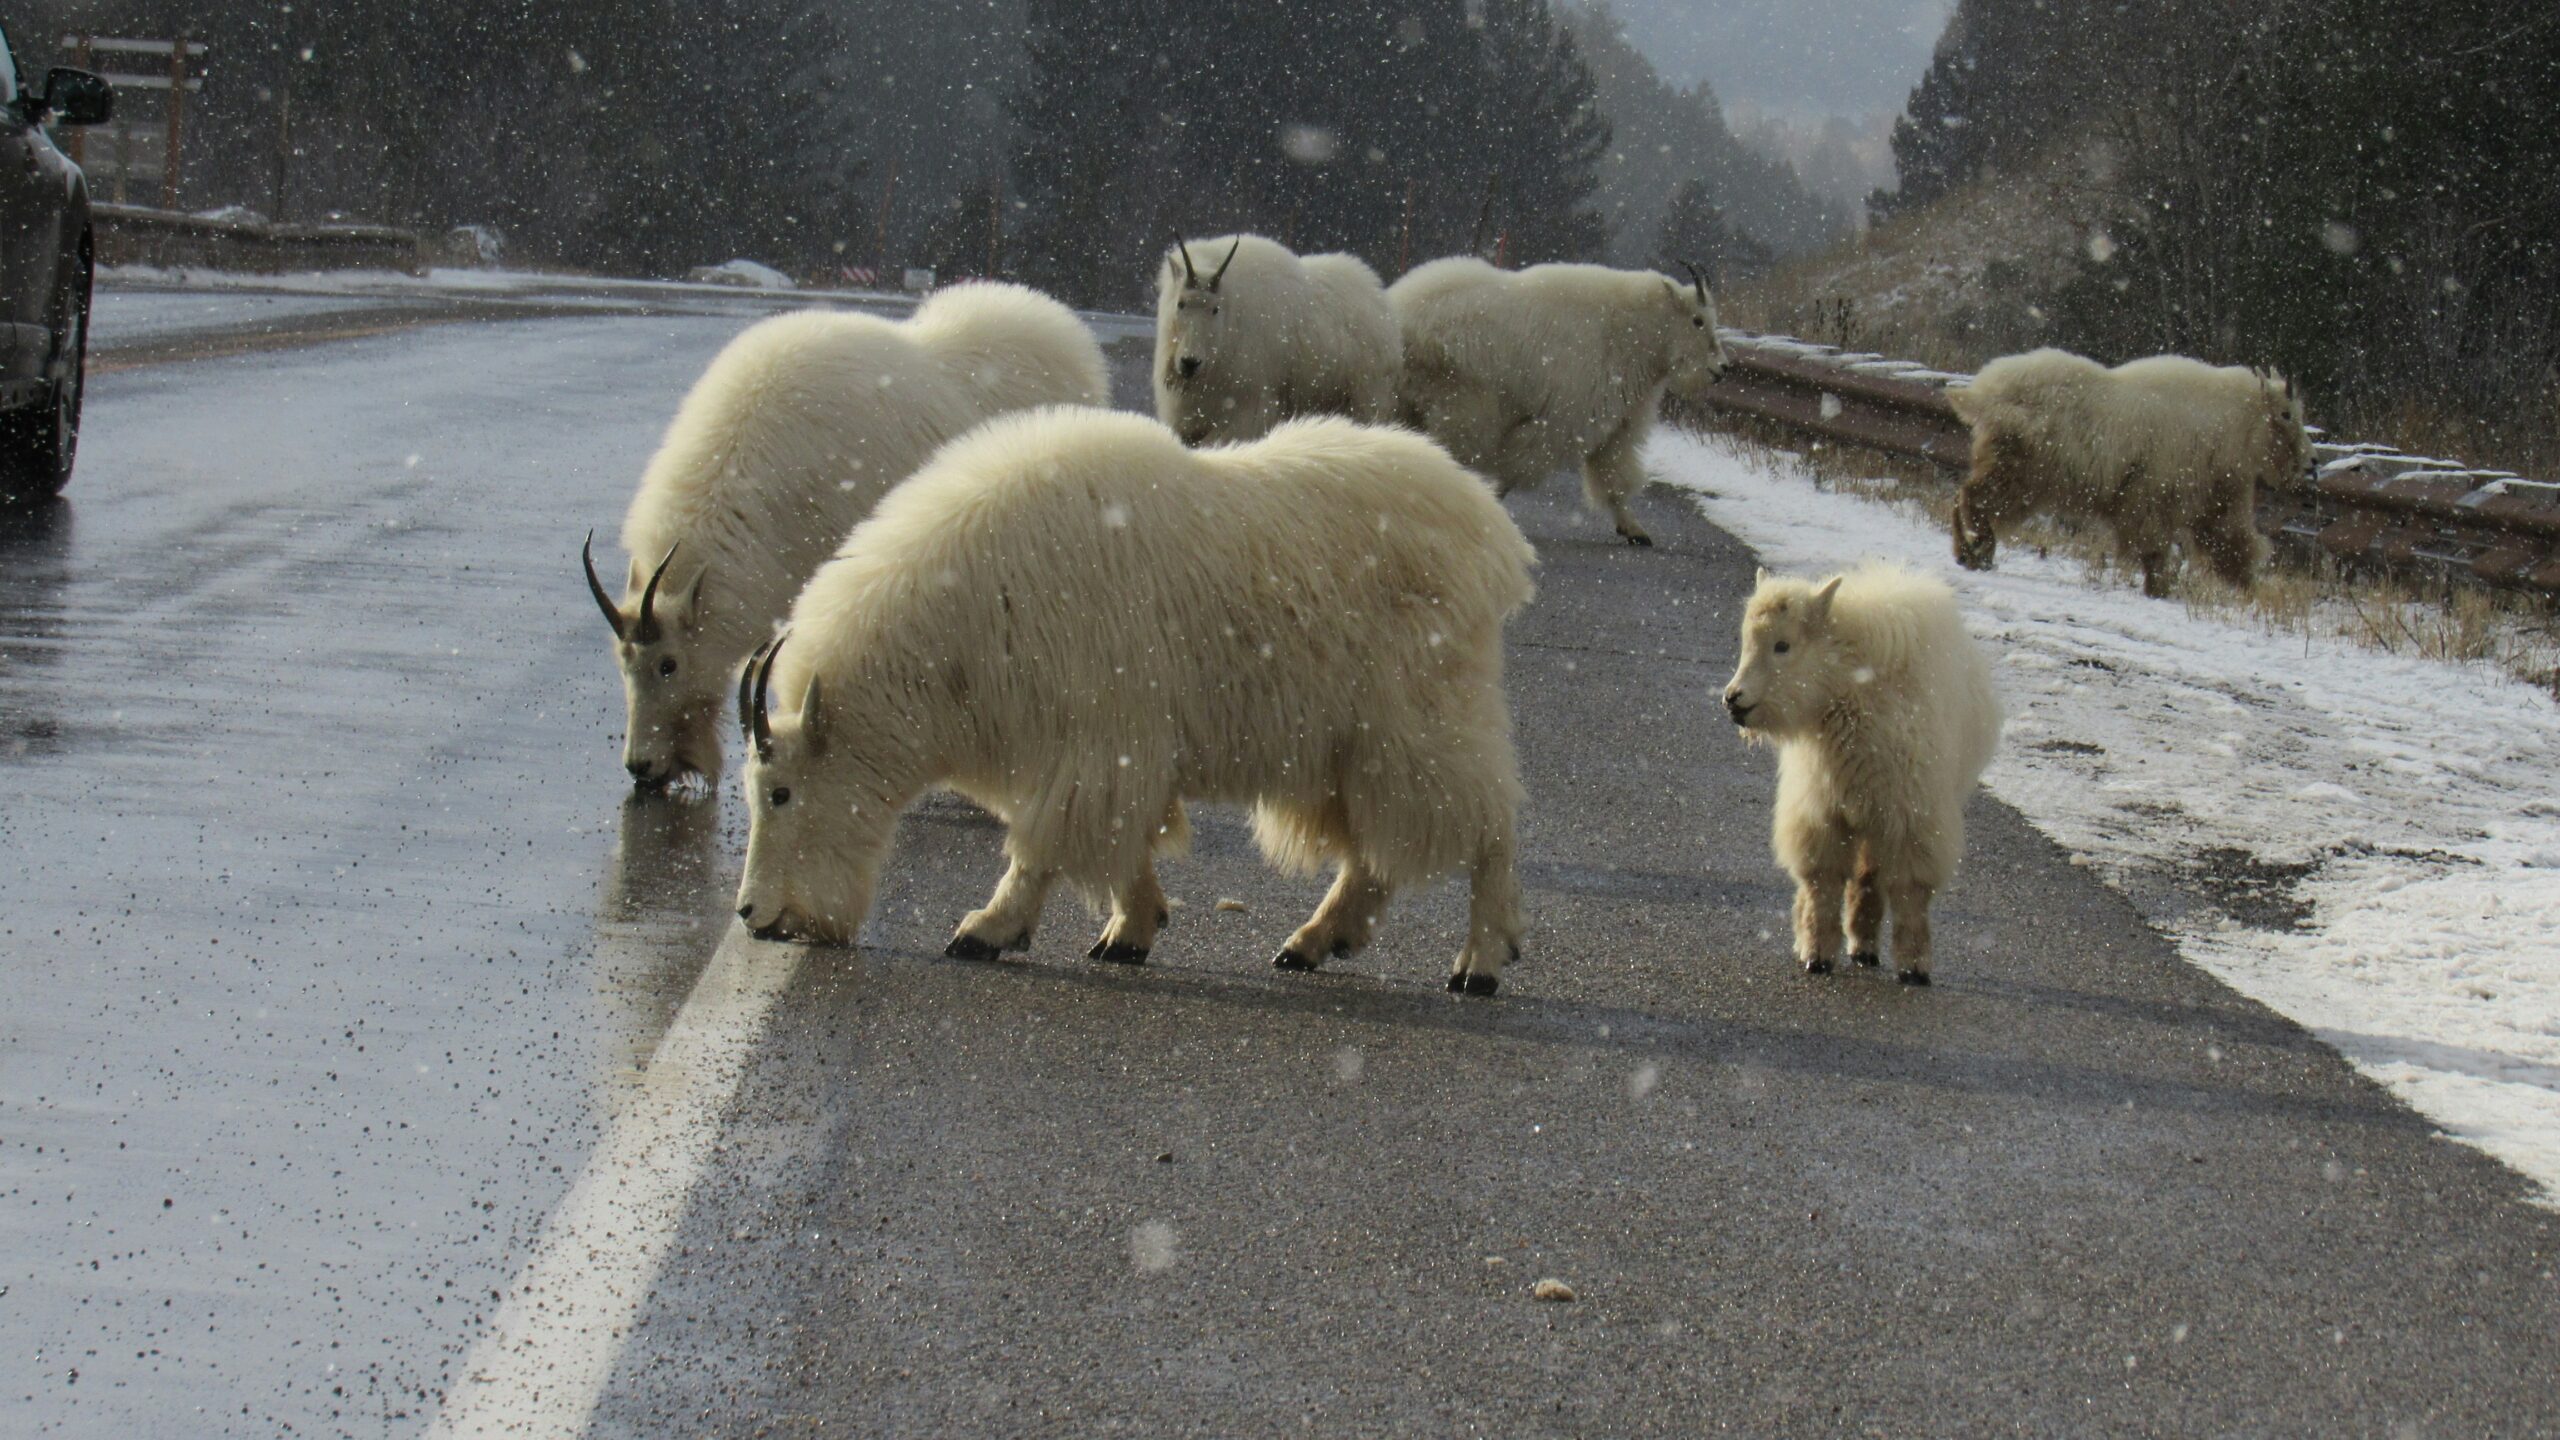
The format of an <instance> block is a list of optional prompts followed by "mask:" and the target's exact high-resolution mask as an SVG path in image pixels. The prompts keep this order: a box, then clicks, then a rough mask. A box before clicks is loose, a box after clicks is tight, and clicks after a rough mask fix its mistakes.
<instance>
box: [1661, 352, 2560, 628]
mask: <svg viewBox="0 0 2560 1440" xmlns="http://www.w3.org/2000/svg"><path fill="white" fill-rule="evenodd" d="M1725 348H1726V351H1727V352H1728V353H1729V354H1730V355H1731V357H1732V361H1733V363H1732V366H1731V368H1729V369H1728V370H1726V372H1725V376H1724V379H1723V380H1721V381H1720V382H1718V383H1717V385H1716V386H1715V388H1714V389H1713V390H1711V391H1709V392H1708V394H1707V403H1708V405H1709V406H1710V407H1711V408H1713V409H1716V410H1722V411H1727V412H1730V413H1733V414H1737V415H1747V416H1751V417H1754V418H1756V419H1760V420H1764V421H1769V422H1771V423H1774V424H1777V425H1781V426H1785V427H1787V428H1788V429H1791V430H1797V431H1800V432H1803V433H1805V434H1808V435H1817V436H1820V437H1822V438H1824V439H1827V440H1833V441H1837V442H1840V443H1843V444H1851V445H1862V446H1866V447H1868V448H1870V449H1875V450H1881V451H1884V452H1886V453H1888V454H1893V455H1900V456H1904V457H1907V458H1910V459H1915V460H1926V461H1928V462H1930V463H1932V464H1935V465H1939V466H1942V467H1944V468H1946V469H1948V470H1954V471H1961V470H1963V469H1964V468H1965V466H1966V464H1967V463H1968V457H1969V455H1970V452H1971V449H1972V440H1971V437H1970V435H1968V434H1967V432H1966V430H1965V425H1964V422H1963V421H1961V420H1959V419H1957V418H1956V413H1955V410H1954V408H1953V407H1951V406H1950V405H1948V404H1947V397H1946V391H1947V389H1948V387H1949V386H1952V385H1961V384H1963V383H1964V382H1965V381H1966V380H1968V379H1969V378H1971V377H1969V376H1965V375H1959V374H1954V373H1951V372H1947V371H1941V370H1931V369H1929V368H1927V367H1926V366H1922V365H1915V364H1913V363H1911V362H1909V361H1904V360H1890V359H1887V358H1885V357H1883V356H1881V355H1867V354H1860V353H1857V352H1854V351H1842V350H1838V349H1835V348H1833V347H1831V346H1828V345H1815V344H1809V343H1807V342H1805V341H1801V340H1791V339H1788V338H1786V337H1784V336H1774V335H1744V334H1739V333H1734V332H1727V334H1726V336H1725ZM2312 454H2313V469H2312V471H2311V473H2310V474H2307V475H2305V476H2302V477H2301V478H2300V481H2299V483H2297V484H2296V485H2294V486H2291V487H2289V488H2286V489H2283V490H2275V491H2262V492H2261V493H2260V494H2259V496H2258V525H2259V528H2260V529H2262V530H2264V531H2266V533H2267V536H2268V538H2269V539H2270V540H2271V541H2272V542H2273V543H2274V544H2275V545H2276V546H2277V547H2278V548H2279V549H2281V550H2284V551H2286V552H2288V553H2291V554H2295V555H2303V556H2308V555H2327V556H2332V557H2335V558H2337V559H2339V560H2342V561H2346V562H2349V563H2351V564H2362V565H2370V566H2374V567H2378V568H2382V569H2387V570H2393V571H2398V572H2403V573H2411V574H2417V575H2423V576H2427V577H2429V578H2435V579H2442V580H2456V581H2467V582H2473V583H2478V584H2485V585H2494V586H2499V587H2504V588H2513V589H2526V590H2534V591H2538V592H2540V593H2542V594H2544V595H2553V596H2560V483H2554V482H2551V481H2545V480H2527V479H2524V478H2522V477H2520V476H2517V475H2513V474H2509V473H2507V472H2505V471H2500V470H2477V469H2473V468H2470V467H2468V466H2465V465H2462V464H2460V463H2459V462H2456V461H2451V460H2437V459H2430V458H2428V457H2426V456H2423V455H2409V454H2405V453H2403V452H2401V451H2399V450H2395V449H2393V448H2392V447H2390V446H2387V445H2348V444H2339V443H2336V442H2333V441H2331V440H2329V439H2328V438H2327V437H2326V436H2324V435H2322V434H2320V432H2318V431H2316V430H2315V431H2313V432H2312Z"/></svg>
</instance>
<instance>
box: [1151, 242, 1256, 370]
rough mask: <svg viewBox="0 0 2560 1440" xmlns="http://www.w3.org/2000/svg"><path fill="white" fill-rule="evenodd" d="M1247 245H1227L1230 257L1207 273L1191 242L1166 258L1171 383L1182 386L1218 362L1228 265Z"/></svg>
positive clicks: (1166, 354) (1167, 352)
mask: <svg viewBox="0 0 2560 1440" xmlns="http://www.w3.org/2000/svg"><path fill="white" fill-rule="evenodd" d="M1243 246H1244V241H1243V240H1242V239H1238V240H1237V241H1236V243H1235V244H1233V245H1231V246H1229V247H1227V253H1226V257H1225V258H1224V259H1223V260H1221V261H1220V262H1219V263H1218V266H1217V268H1216V269H1215V270H1212V271H1209V272H1207V273H1205V274H1204V273H1202V272H1201V270H1200V269H1199V268H1198V267H1197V266H1195V265H1193V264H1192V261H1191V247H1190V246H1189V245H1188V244H1177V245H1176V246H1175V247H1174V253H1173V254H1171V255H1168V256H1166V257H1165V267H1166V273H1165V278H1164V286H1165V288H1166V289H1167V290H1170V291H1172V292H1173V296H1174V302H1173V310H1172V313H1171V314H1169V315H1167V316H1166V317H1165V322H1164V336H1163V340H1162V345H1161V349H1162V353H1163V357H1164V367H1165V373H1164V381H1165V384H1166V385H1167V386H1169V387H1174V388H1179V387H1180V386H1181V385H1182V384H1183V383H1184V382H1186V381H1188V380H1190V379H1192V378H1193V377H1194V376H1196V375H1198V374H1199V373H1200V372H1201V371H1203V370H1208V369H1211V368H1212V367H1214V366H1215V365H1216V363H1217V356H1218V342H1219V337H1220V335H1221V334H1222V333H1223V331H1224V329H1225V320H1224V311H1225V309H1226V304H1225V300H1226V297H1225V296H1224V295H1223V294H1222V293H1221V291H1220V287H1221V286H1222V285H1223V284H1224V282H1225V281H1226V278H1227V266H1229V265H1231V264H1233V263H1235V258H1236V251H1237V250H1239V249H1242V248H1243Z"/></svg>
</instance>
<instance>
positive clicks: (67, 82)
mask: <svg viewBox="0 0 2560 1440" xmlns="http://www.w3.org/2000/svg"><path fill="white" fill-rule="evenodd" d="M44 108H45V109H47V110H50V111H52V112H53V117H54V119H55V121H56V122H58V123H60V124H64V125H96V124H99V123H101V122H103V121H105V120H106V119H107V117H109V116H111V115H113V114H115V113H116V92H115V87H113V86H111V85H109V84H108V83H107V82H106V81H104V80H101V79H99V78H98V77H97V76H95V75H92V74H90V73H89V72H88V71H86V70H74V69H72V68H71V67H70V66H68V65H56V66H54V67H53V68H52V69H51V70H48V71H46V72H45V76H44Z"/></svg>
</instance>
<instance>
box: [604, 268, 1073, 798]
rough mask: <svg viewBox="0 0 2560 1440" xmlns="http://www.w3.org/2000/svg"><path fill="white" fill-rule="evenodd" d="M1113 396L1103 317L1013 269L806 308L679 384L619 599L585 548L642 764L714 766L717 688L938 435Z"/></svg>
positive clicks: (631, 741)
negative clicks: (907, 293) (866, 308)
mask: <svg viewBox="0 0 2560 1440" xmlns="http://www.w3.org/2000/svg"><path fill="white" fill-rule="evenodd" d="M1110 393H1111V390H1110V379H1109V376H1108V375H1107V374H1106V372H1105V371H1104V369H1103V364H1102V347H1101V346H1100V345H1099V344H1097V343H1096V342H1095V340H1094V338H1093V332H1092V331H1090V330H1087V329H1086V328H1085V326H1084V322H1083V321H1081V320H1078V319H1077V318H1076V317H1075V315H1074V313H1073V312H1072V311H1070V310H1068V309H1067V307H1065V306H1064V305H1061V304H1059V303H1058V302H1057V301H1055V300H1052V299H1050V298H1049V297H1048V296H1046V295H1043V294H1041V293H1039V292H1038V291H1036V290H1027V289H1024V288H1023V287H1022V286H1019V285H992V284H976V285H958V286H954V287H952V288H951V289H948V290H945V291H943V292H942V293H940V294H938V295H936V296H934V297H933V298H932V299H930V300H927V301H925V302H924V304H922V305H920V306H918V307H917V308H916V312H915V313H914V314H913V315H910V316H908V317H907V318H906V319H905V320H903V321H893V320H884V319H881V318H879V317H877V316H873V315H854V314H848V313H845V312H842V311H834V310H806V311H801V312H799V313H797V314H791V315H781V316H776V317H775V318H773V319H771V320H765V321H762V322H759V323H758V324H755V325H751V326H749V327H747V329H746V330H744V331H742V332H740V334H739V335H738V337H737V338H736V339H734V340H732V341H730V342H729V344H728V346H727V347H726V348H724V349H723V350H721V352H720V353H719V354H718V355H716V356H714V357H713V358H712V361H711V364H710V366H709V368H707V369H705V370H704V371H703V372H702V378H701V379H699V380H697V381H695V382H694V385H693V389H692V391H691V392H689V393H688V394H687V395H686V396H685V397H684V403H683V405H682V406H680V407H678V409H677V410H676V417H675V421H674V423H672V424H670V425H669V426H668V427H667V434H666V438H665V439H664V440H663V441H661V442H660V443H659V446H658V453H657V454H656V456H655V457H653V458H652V459H651V460H650V461H649V468H648V469H647V470H646V471H645V472H643V473H642V475H641V477H640V488H639V490H638V492H637V493H636V494H634V495H633V496H632V497H631V509H630V511H629V513H628V514H627V515H626V516H625V517H624V519H623V522H622V546H623V549H624V550H625V551H627V552H628V553H629V554H630V556H631V570H630V578H629V579H628V580H627V581H626V582H625V585H624V590H623V598H622V601H621V603H619V604H616V603H615V602H614V600H613V597H612V596H610V595H608V594H607V593H606V592H605V588H604V582H603V581H601V580H600V579H598V578H597V576H596V567H595V560H594V557H593V553H592V549H590V551H589V552H588V554H587V555H586V557H585V560H586V567H587V587H588V589H589V590H591V591H593V592H594V595H595V600H596V605H597V607H598V608H599V609H601V610H603V611H604V618H605V623H606V624H607V625H610V626H611V627H613V650H614V659H615V661H616V663H618V664H619V665H620V666H621V669H622V690H623V698H624V701H625V702H626V705H627V707H628V730H627V735H626V738H625V740H624V743H623V751H622V761H623V766H624V768H626V769H628V770H629V771H630V772H631V778H632V779H633V780H634V781H635V782H637V783H638V784H640V785H642V786H644V787H656V786H662V785H665V784H666V783H667V782H669V781H670V780H673V779H676V778H678V777H680V776H684V775H700V776H703V777H705V778H709V777H713V776H716V775H718V774H719V773H720V707H721V701H722V697H723V696H724V695H725V694H726V693H727V692H728V688H729V680H730V677H731V676H733V675H735V674H736V673H737V669H738V664H739V662H741V661H743V660H745V659H746V658H747V654H748V652H750V651H752V650H754V649H755V648H756V645H757V644H758V643H759V642H761V641H763V640H764V639H766V638H767V637H769V636H770V635H772V634H773V622H774V621H776V620H779V619H781V618H782V615H783V612H784V611H786V610H788V609H789V608H790V607H791V597H792V596H794V595H797V594H799V593H800V586H801V584H802V582H804V581H806V580H807V579H808V578H809V574H810V572H811V571H814V570H816V569H817V568H818V565H819V562H821V561H823V560H825V559H826V558H827V556H828V555H829V554H831V553H833V552H834V550H835V548H836V545H837V544H838V543H839V542H841V541H842V540H843V539H844V536H845V532H846V531H848V530H850V529H852V528H853V523H854V522H855V521H857V520H859V519H861V518H862V517H863V516H864V515H867V514H869V513H870V511H871V507H872V505H873V504H874V503H876V502H877V501H878V500H879V498H880V497H881V495H882V494H884V493H886V492H887V491H888V489H889V487H890V486H892V485H895V484H897V483H898V482H899V481H901V480H903V479H905V478H906V477H907V474H908V472H910V471H912V470H914V469H915V468H916V466H918V465H920V464H922V463H923V462H924V458H925V457H926V456H928V455H930V454H932V453H933V451H934V448H935V447H936V446H938V445H940V444H941V443H942V442H943V441H945V440H948V439H950V438H951V437H952V436H954V435H957V434H959V433H960V432H961V431H963V430H966V429H968V428H969V427H970V426H972V425H975V424H977V423H978V422H979V421H981V420H984V419H986V418H988V417H989V416H991V415H999V414H1002V413H1004V412H1006V411H1010V410H1023V409H1029V408H1031V407H1032V406H1036V405H1053V404H1066V403H1081V404H1097V405H1098V404H1102V403H1104V402H1105V400H1106V399H1107V398H1108V397H1109V395H1110ZM590 541H591V542H592V537H590ZM651 567H654V568H651Z"/></svg>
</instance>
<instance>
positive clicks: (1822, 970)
mask: <svg viewBox="0 0 2560 1440" xmlns="http://www.w3.org/2000/svg"><path fill="white" fill-rule="evenodd" d="M1804 973H1806V974H1807V975H1828V974H1830V973H1831V962H1830V961H1828V960H1807V961H1805V962H1804Z"/></svg>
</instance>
